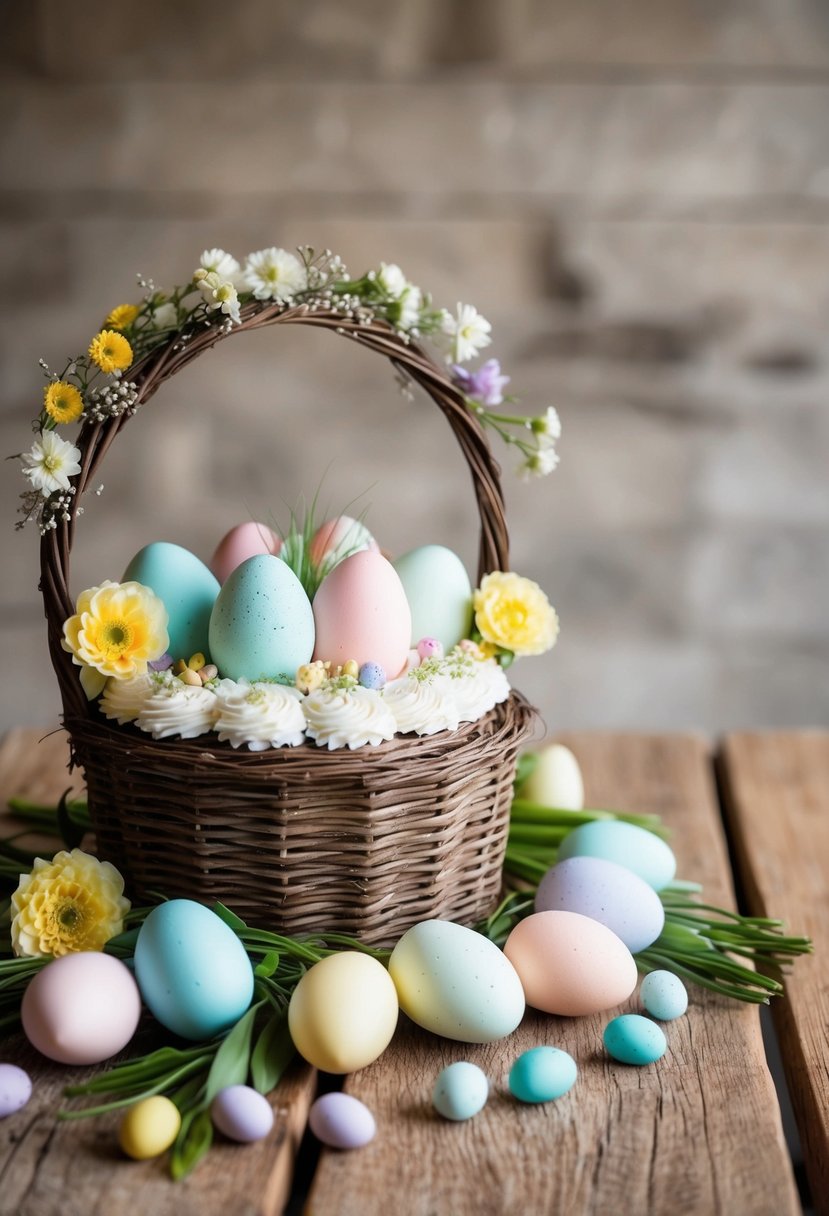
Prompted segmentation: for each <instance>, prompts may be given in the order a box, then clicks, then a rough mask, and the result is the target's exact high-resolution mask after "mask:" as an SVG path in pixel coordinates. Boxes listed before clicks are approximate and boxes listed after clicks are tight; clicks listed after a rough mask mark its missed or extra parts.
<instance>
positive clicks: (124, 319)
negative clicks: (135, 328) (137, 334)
mask: <svg viewBox="0 0 829 1216" xmlns="http://www.w3.org/2000/svg"><path fill="white" fill-rule="evenodd" d="M137 316H138V305H137V304H118V305H117V306H116V307H115V308H113V310H112V312H111V313H110V314H109V316H108V317H107V319H106V321H105V322H104V324H105V325H110V326H111V327H112V328H113V329H129V327H130V326H131V325H132V323H133V321H134V320H135V318H136V317H137Z"/></svg>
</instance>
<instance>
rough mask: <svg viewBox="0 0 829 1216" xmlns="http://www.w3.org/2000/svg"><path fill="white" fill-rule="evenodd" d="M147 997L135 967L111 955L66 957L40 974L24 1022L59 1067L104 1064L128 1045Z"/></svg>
mask: <svg viewBox="0 0 829 1216" xmlns="http://www.w3.org/2000/svg"><path fill="white" fill-rule="evenodd" d="M140 1016H141V997H140V995H139V992H138V987H137V985H136V982H135V980H134V979H133V977H132V973H131V972H130V971H129V969H128V968H127V967H126V966H125V965H124V964H123V963H122V962H121V961H120V959H117V958H113V957H112V955H111V954H101V953H98V952H96V951H88V952H87V951H84V952H82V953H80V954H65V955H63V957H62V958H56V959H54V960H53V961H52V962H51V963H47V964H46V966H45V967H44V968H43V970H42V971H38V973H37V975H36V976H35V977H34V979H32V980H30V982H29V986H28V987H27V989H26V991H25V993H24V994H23V1002H22V1005H21V1007H20V1018H21V1021H22V1023H23V1030H24V1031H25V1034H26V1037H27V1039H28V1040H29V1042H30V1043H31V1044H32V1046H33V1047H36V1048H37V1050H38V1051H39V1052H41V1053H42V1054H43V1055H44V1056H48V1057H49V1059H50V1060H57V1062H58V1063H59V1064H99V1063H100V1062H101V1061H102V1060H108V1059H109V1058H110V1056H114V1055H116V1053H117V1052H119V1051H121V1049H122V1048H124V1047H126V1045H127V1043H129V1041H130V1039H131V1038H132V1036H133V1035H134V1034H135V1031H136V1027H137V1026H138V1019H139V1017H140Z"/></svg>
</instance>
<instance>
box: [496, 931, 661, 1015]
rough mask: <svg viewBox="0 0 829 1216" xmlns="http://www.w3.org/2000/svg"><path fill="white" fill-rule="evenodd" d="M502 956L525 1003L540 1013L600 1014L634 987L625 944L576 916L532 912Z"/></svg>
mask: <svg viewBox="0 0 829 1216" xmlns="http://www.w3.org/2000/svg"><path fill="white" fill-rule="evenodd" d="M504 954H505V955H506V956H507V958H508V959H509V961H510V962H511V963H512V965H513V967H514V968H515V970H516V971H517V972H518V976H519V978H520V980H521V985H522V987H523V989H524V995H525V996H526V998H527V1004H528V1005H532V1006H533V1008H534V1009H541V1010H543V1011H544V1012H545V1013H557V1014H561V1015H563V1016H564V1017H580V1016H581V1015H582V1014H585V1013H599V1012H601V1011H602V1010H605V1009H612V1008H613V1006H614V1005H618V1004H620V1003H621V1002H622V1001H625V1000H627V998H628V997H629V996H630V994H631V993H632V992H633V990H634V988H635V987H636V979H637V972H636V963H635V961H634V958H633V955H632V954H631V952H630V951H629V950H628V948H627V946H626V945H625V944H624V942H623V941H622V940H621V939H620V938H618V937H617V936H616V934H615V933H613V931H612V930H610V929H608V928H607V926H606V925H602V924H600V923H599V921H597V920H591V919H590V917H588V916H582V915H581V914H580V913H579V912H536V913H534V914H533V915H532V916H528V917H527V918H526V919H525V920H522V921H519V922H518V924H517V925H516V926H515V928H514V929H513V931H512V933H510V935H509V937H508V938H507V940H506V944H505V945H504Z"/></svg>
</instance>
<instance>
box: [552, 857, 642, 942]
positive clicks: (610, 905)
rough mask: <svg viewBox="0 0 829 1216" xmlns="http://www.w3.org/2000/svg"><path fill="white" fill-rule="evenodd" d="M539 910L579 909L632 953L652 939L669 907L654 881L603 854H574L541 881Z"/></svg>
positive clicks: (575, 910)
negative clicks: (574, 855) (597, 855)
mask: <svg viewBox="0 0 829 1216" xmlns="http://www.w3.org/2000/svg"><path fill="white" fill-rule="evenodd" d="M535 910H536V912H548V911H563V912H579V913H580V914H581V915H582V916H589V917H590V918H591V919H592V920H597V921H600V922H601V924H603V925H607V927H608V929H612V930H613V932H614V933H615V934H616V936H617V937H619V938H621V939H622V941H623V942H624V943H625V945H626V946H627V948H628V950H630V952H631V954H636V952H637V951H639V950H645V949H647V947H648V946H650V945H652V943H653V942H655V941H656V939H657V938H658V937H659V934H660V933H661V932H662V928H663V926H664V924H665V909H664V907H663V904H662V900H661V899H660V898H659V896H658V895H657V893H656V891H654V889H653V887H651V886H649V885H648V884H647V883H646V882H645V881H644V880H643V879H641V878H640V877H639V875H638V874H634V873H633V871H632V870H628V869H627V868H626V867H625V866H620V865H617V864H616V862H615V861H605V859H604V858H603V857H570V858H569V859H568V860H567V861H560V862H558V863H557V864H556V865H554V866H553V867H552V869H550V870H548V871H547V873H546V874H545V875H544V877H543V878H542V880H541V882H540V883H539V884H538V890H537V892H536V896H535Z"/></svg>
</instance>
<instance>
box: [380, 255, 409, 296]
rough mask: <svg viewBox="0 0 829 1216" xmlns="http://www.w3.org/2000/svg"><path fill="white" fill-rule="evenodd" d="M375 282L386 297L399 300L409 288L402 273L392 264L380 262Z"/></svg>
mask: <svg viewBox="0 0 829 1216" xmlns="http://www.w3.org/2000/svg"><path fill="white" fill-rule="evenodd" d="M377 282H378V283H379V284H380V286H381V287H382V288H383V291H384V292H385V293H386V295H387V296H391V298H392V299H393V300H399V299H400V297H401V296H402V295H403V292H404V291H405V290H406V288H407V287H408V286H409V283H408V282H407V280H406V276H405V275H404V273H403V271H402V270H401V269H400V267H399V266H397V265H396V264H395V263H394V262H391V263H389V262H381V263H380V269H379V271H378V272H377Z"/></svg>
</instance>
